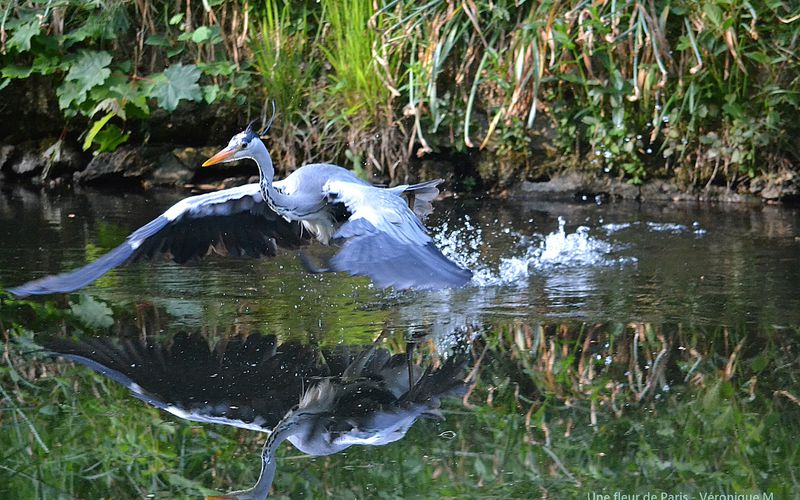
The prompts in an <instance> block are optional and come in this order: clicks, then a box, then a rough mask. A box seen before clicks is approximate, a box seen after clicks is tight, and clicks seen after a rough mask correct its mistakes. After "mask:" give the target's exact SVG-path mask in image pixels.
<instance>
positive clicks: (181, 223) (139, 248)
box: [8, 184, 302, 297]
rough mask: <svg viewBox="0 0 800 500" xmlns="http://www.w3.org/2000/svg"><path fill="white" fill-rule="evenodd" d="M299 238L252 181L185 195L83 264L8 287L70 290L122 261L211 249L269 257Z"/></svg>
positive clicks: (35, 291)
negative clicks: (241, 184)
mask: <svg viewBox="0 0 800 500" xmlns="http://www.w3.org/2000/svg"><path fill="white" fill-rule="evenodd" d="M301 243H302V236H301V233H300V227H299V225H298V224H296V223H290V222H287V221H286V220H284V219H283V218H282V217H280V216H278V215H277V214H276V213H275V212H273V211H272V210H270V209H269V207H268V206H267V204H266V203H264V202H263V199H262V197H261V192H260V190H259V186H258V185H257V184H248V185H246V186H240V187H236V188H232V189H226V190H223V191H217V192H214V193H207V194H202V195H198V196H192V197H189V198H185V199H183V200H181V201H179V202H178V203H176V204H175V205H173V206H172V207H170V208H169V210H167V211H166V212H164V213H163V214H161V215H160V216H158V217H157V218H155V219H154V220H152V221H150V222H149V223H147V224H145V225H144V226H142V227H140V228H139V229H137V230H136V231H134V232H133V233H132V234H131V235H130V236H128V238H127V239H126V240H125V242H123V243H122V244H120V245H119V246H117V247H116V248H114V249H113V250H111V251H109V252H108V253H106V254H105V255H103V256H102V257H100V258H99V259H97V260H95V261H94V262H91V263H89V264H87V265H85V266H83V267H80V268H78V269H74V270H72V271H68V272H65V273H61V274H56V275H52V276H46V277H44V278H40V279H37V280H33V281H30V282H28V283H25V284H23V285H20V286H18V287H15V288H10V289H9V290H8V291H9V292H10V293H12V294H14V295H15V296H17V297H27V296H30V295H43V294H49V293H65V292H72V291H74V290H77V289H79V288H82V287H84V286H86V285H88V284H90V283H92V282H93V281H95V280H96V279H98V278H99V277H101V276H102V275H104V274H105V273H107V272H108V271H110V270H112V269H114V268H115V267H118V266H120V265H122V264H125V263H128V262H134V261H141V260H156V259H165V260H172V261H174V262H178V263H183V262H187V261H190V260H193V259H197V258H200V257H203V256H204V255H207V254H208V253H211V252H213V253H217V254H221V255H233V256H251V257H260V256H271V255H275V252H276V250H277V247H278V246H281V247H289V248H292V247H295V246H297V245H299V244H301Z"/></svg>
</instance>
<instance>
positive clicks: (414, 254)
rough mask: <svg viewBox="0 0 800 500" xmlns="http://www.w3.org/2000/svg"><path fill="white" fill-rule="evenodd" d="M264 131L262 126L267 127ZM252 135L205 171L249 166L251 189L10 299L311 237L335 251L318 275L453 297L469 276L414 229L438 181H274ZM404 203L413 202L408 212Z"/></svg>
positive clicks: (147, 231)
mask: <svg viewBox="0 0 800 500" xmlns="http://www.w3.org/2000/svg"><path fill="white" fill-rule="evenodd" d="M270 124H271V120H270ZM268 129H269V125H267V127H266V129H265V130H264V131H263V132H262V133H261V134H258V133H256V131H255V130H254V129H253V127H252V123H251V124H250V125H248V126H247V128H246V129H245V130H244V131H243V132H240V133H238V134H236V135H234V136H233V137H232V138H231V140H230V141H229V142H228V145H227V146H226V147H225V148H223V149H222V150H221V151H219V152H218V153H217V154H215V155H214V156H212V157H211V158H209V159H208V160H207V161H206V162H205V163H203V165H204V166H208V165H214V164H217V163H225V162H231V161H235V160H240V159H251V160H253V161H254V162H255V163H256V165H257V166H258V172H259V182H258V183H257V184H255V183H253V184H247V185H244V186H240V187H235V188H231V189H225V190H222V191H217V192H212V193H206V194H201V195H197V196H191V197H189V198H185V199H183V200H181V201H179V202H178V203H176V204H174V205H173V206H172V207H170V208H169V209H168V210H167V211H166V212H164V213H163V214H161V215H160V216H159V217H157V218H156V219H154V220H152V221H150V222H149V223H147V224H146V225H144V226H142V227H141V228H139V229H137V230H136V231H134V232H133V233H132V234H131V235H130V236H128V238H127V239H126V241H125V242H123V243H122V244H121V245H119V246H117V247H116V248H114V249H113V250H111V251H109V252H108V253H106V254H105V255H103V256H101V257H100V258H99V259H97V260H96V261H94V262H91V263H89V264H87V265H85V266H83V267H80V268H78V269H75V270H72V271H68V272H65V273H62V274H57V275H52V276H46V277H44V278H40V279H37V280H33V281H30V282H28V283H25V284H23V285H20V286H17V287H14V288H11V289H9V292H11V293H12V294H14V295H16V296H17V297H26V296H30V295H41V294H50V293H64V292H71V291H74V290H77V289H79V288H82V287H84V286H86V285H88V284H90V283H92V282H93V281H95V280H96V279H98V278H99V277H100V276H102V275H103V274H105V273H107V272H108V271H110V270H111V269H114V268H115V267H118V266H120V265H122V264H126V263H129V262H134V261H142V260H151V259H156V258H166V259H169V260H173V261H176V262H179V263H180V262H185V261H188V260H193V259H196V258H199V257H202V256H204V255H206V254H209V253H216V254H221V255H231V254H232V255H246V256H255V257H259V256H274V255H275V254H276V252H277V248H278V247H288V248H296V247H298V246H300V245H302V244H305V243H307V242H308V241H309V240H310V239H311V237H314V238H316V239H317V240H319V241H320V242H321V243H322V244H326V245H327V244H331V243H333V244H336V245H340V246H341V248H340V249H339V251H338V252H337V253H336V254H335V255H334V256H333V257H332V258H331V259H330V260H329V262H328V264H327V266H324V267H316V266H313V265H311V264H310V263H309V262H308V261H307V260H304V264H306V267H308V268H309V270H311V271H312V272H319V271H341V272H346V273H349V274H351V275H362V276H368V277H370V278H371V279H372V281H373V283H375V285H376V286H378V287H380V288H386V287H390V286H391V287H394V288H397V289H406V288H416V289H440V288H453V287H460V286H463V285H464V284H466V283H467V282H468V281H469V280H470V279H471V277H472V272H471V271H469V270H467V269H464V268H462V267H460V266H458V265H457V264H455V263H454V262H453V261H451V260H450V259H448V258H447V257H445V256H444V255H443V254H442V252H441V251H440V250H439V249H438V248H437V247H436V246H435V244H434V242H433V240H432V238H431V237H430V236H429V235H428V233H427V231H426V230H425V227H424V226H423V225H422V223H421V221H420V219H421V218H424V217H425V215H427V214H428V213H430V212H431V210H432V206H431V201H433V199H434V198H435V197H436V196H437V195H438V193H439V190H438V188H437V186H438V184H439V183H440V182H441V180H433V181H428V182H422V183H419V184H413V185H408V184H403V185H400V186H395V187H389V188H381V187H376V186H373V185H371V184H369V183H367V182H366V181H364V180H362V179H360V178H358V177H357V176H356V175H354V174H353V173H352V172H350V171H349V170H346V169H344V168H342V167H339V166H337V165H332V164H327V163H315V164H308V165H304V166H302V167H300V168H298V169H297V170H295V171H294V172H292V173H291V174H290V175H289V176H287V177H286V178H285V179H283V180H281V181H274V180H273V177H274V175H275V168H274V165H273V163H272V158H271V157H270V154H269V151H267V148H266V146H265V145H264V143H263V142H262V140H261V137H260V136H261V135H264V134H265V133H266V132H267V130H268ZM404 196H409V197H410V198H413V201H412V206H411V207H409V203H408V202H407V201H406V199H405V198H404Z"/></svg>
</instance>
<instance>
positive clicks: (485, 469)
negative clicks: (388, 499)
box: [0, 287, 800, 498]
mask: <svg viewBox="0 0 800 500" xmlns="http://www.w3.org/2000/svg"><path fill="white" fill-rule="evenodd" d="M291 288H292V287H289V288H287V289H291ZM298 293H300V292H298ZM336 296H337V298H338V300H340V301H341V302H342V304H344V303H345V302H347V301H348V300H351V297H350V296H349V295H347V294H341V293H339V294H336ZM142 313H143V310H142V309H138V310H137V313H136V315H135V317H130V318H127V319H126V320H124V321H121V322H118V325H119V327H120V329H122V330H125V327H123V324H128V322H129V323H130V325H131V327H132V331H130V332H128V333H129V334H133V335H137V336H138V335H148V336H150V335H160V334H161V333H157V332H160V331H161V328H162V327H163V325H162V324H161V322H160V320H159V319H158V318H160V317H162V315H161V314H156V313H153V314H142ZM227 313H228V314H232V315H234V316H235V315H236V314H242V311H241V310H240V311H238V312H236V311H228V312H227ZM118 316H119V313H118ZM151 316H152V317H151ZM98 318H100V322H101V324H100V325H96V326H92V325H91V324H92V323H94V322H96V321H97V319H98ZM106 318H108V311H107V308H106V307H104V306H103V305H102V304H101V303H97V302H96V301H94V300H92V299H88V298H81V299H80V300H79V301H77V302H74V303H73V304H72V309H68V308H63V309H59V308H56V307H55V306H54V305H52V304H41V303H27V302H20V301H14V300H9V299H8V298H7V297H3V300H2V301H0V329H2V331H3V333H4V335H7V336H11V335H13V336H14V339H15V341H21V342H27V341H28V340H30V338H31V337H32V334H31V333H30V332H28V331H27V329H28V327H30V328H33V329H36V330H37V331H52V330H61V329H63V328H64V327H65V325H66V326H67V327H68V328H69V329H70V330H76V329H77V330H80V331H83V332H84V334H96V333H97V331H98V330H100V331H102V329H104V328H105V326H104V325H103V323H105V322H107V319H106ZM117 319H119V318H117ZM214 319H217V318H216V316H215V318H214ZM294 320H296V318H287V321H289V322H290V323H287V324H292V323H291V321H294ZM23 321H24V322H25V324H26V326H22V324H21V323H22V322H23ZM356 323H357V324H358V325H362V330H361V331H359V332H358V333H357V335H358V338H357V339H354V338H348V339H349V340H350V341H351V342H355V343H369V342H370V340H371V338H370V335H369V334H368V333H367V330H372V335H374V334H375V332H376V330H375V328H378V330H380V326H377V327H376V326H375V325H376V324H377V325H380V324H381V323H380V321H379V322H378V323H370V322H369V321H363V320H362V321H357V322H356ZM363 325H371V326H363ZM243 326H244V325H237V333H240V332H238V328H239V327H243ZM352 326H353V325H351V327H352ZM348 328H349V327H348ZM212 329H213V328H212ZM293 330H294V329H293ZM298 331H303V329H302V328H300V329H298ZM329 331H330V332H332V335H331V337H324V338H314V342H319V343H320V344H323V345H325V344H327V345H331V346H333V345H337V344H339V343H340V342H341V340H342V338H341V336H340V333H339V332H341V331H342V325H338V324H335V323H334V324H331V325H330V329H329ZM347 331H348V332H350V330H349V329H348V330H347ZM284 333H286V334H287V335H289V333H288V332H284ZM796 334H797V331H796V329H795V331H792V330H791V329H789V330H787V329H785V328H784V329H780V330H774V329H773V328H771V327H754V326H753V325H747V326H742V327H738V328H729V327H720V328H702V327H700V328H698V327H692V326H688V325H656V324H651V323H619V324H615V323H612V324H596V323H595V324H592V325H586V324H581V323H569V322H565V323H561V324H549V325H541V324H536V325H529V324H525V323H520V322H517V321H510V322H499V323H496V324H495V326H494V327H493V328H492V329H491V331H487V332H484V334H483V335H482V337H481V338H480V339H479V340H478V341H477V342H476V345H475V346H474V360H475V362H476V363H477V367H476V370H475V375H476V379H477V385H476V386H475V388H474V390H472V391H471V392H470V393H469V394H468V395H467V397H466V398H465V403H466V406H465V405H464V404H462V403H461V402H455V401H448V402H446V404H445V406H444V408H443V413H444V415H445V416H446V417H447V420H446V421H444V422H441V423H434V422H431V421H420V422H418V423H417V424H415V426H414V427H413V428H412V429H411V430H410V431H409V433H408V436H407V437H406V438H404V439H403V440H401V441H398V442H396V443H393V444H390V445H387V446H380V447H367V446H365V447H353V448H351V449H349V450H347V452H346V453H341V454H336V455H332V456H329V457H316V458H313V457H307V456H304V455H301V454H300V453H298V452H297V451H296V450H294V449H292V448H291V447H289V446H286V447H282V448H281V449H280V450H279V452H278V474H277V476H276V479H275V484H274V488H275V492H276V493H278V494H281V493H282V492H287V494H288V492H292V494H293V495H296V494H297V492H303V496H309V497H316V496H323V495H327V496H335V497H354V498H362V497H368V496H375V495H376V494H379V493H381V492H382V490H380V489H379V488H382V486H381V485H391V487H392V488H393V489H392V492H393V493H396V492H398V491H400V492H401V494H402V495H403V496H404V497H410V498H414V497H426V498H427V497H431V496H436V497H442V496H444V497H470V498H472V497H503V498H522V497H525V498H527V497H529V496H530V493H531V491H537V492H540V493H541V494H542V495H547V496H549V497H557V498H561V497H565V496H566V497H576V496H581V495H585V492H586V491H587V490H592V491H606V492H608V491H619V490H627V491H641V490H642V489H643V488H647V489H648V491H650V490H652V489H658V490H659V491H675V492H680V493H686V494H690V495H691V494H692V492H696V491H707V490H708V489H709V488H713V489H715V490H719V491H727V490H730V489H733V488H736V489H737V491H762V492H769V493H772V494H774V495H775V498H783V497H791V493H792V492H793V491H794V485H793V483H792V478H794V477H797V475H798V472H799V467H800V466H798V462H797V460H795V459H794V457H795V455H796V449H797V446H796V439H795V437H794V434H793V433H794V432H795V429H796V428H797V425H798V424H800V421H799V420H798V418H799V417H800V413H798V412H797V411H796V409H797V397H796V395H797V394H798V393H800V387H798V382H797V380H796V377H795V374H796V373H797V371H798V369H799V368H800V364H798V360H797V356H796V355H795V352H796V351H797V339H798V337H797V335H796ZM114 335H119V332H118V331H116V330H115V331H114ZM216 335H218V336H219V338H218V339H215V341H217V340H218V341H223V340H224V339H226V338H228V337H229V336H230V335H231V330H230V324H226V325H224V326H223V325H220V327H219V331H217V332H216ZM362 335H363V337H362ZM405 341H406V339H405V338H404V337H403V335H402V334H401V335H398V336H396V337H390V338H389V339H387V345H391V346H395V348H398V349H402V348H403V347H405ZM5 346H6V347H5V350H4V351H3V356H2V360H3V361H2V363H1V364H0V412H2V413H0V414H2V416H3V419H2V421H0V423H1V424H2V429H3V432H2V433H0V449H2V450H4V455H3V457H4V458H3V467H0V479H2V480H1V481H0V494H3V495H5V496H9V497H21V496H22V497H26V498H27V497H35V496H36V494H37V492H38V493H39V494H40V496H53V495H61V496H68V497H75V498H94V497H99V496H115V497H121V498H128V497H131V496H147V495H151V494H154V495H157V496H159V497H161V496H163V497H177V496H196V495H198V494H213V493H214V492H215V491H216V492H218V491H227V490H229V489H230V488H231V485H239V484H248V483H253V482H254V481H255V479H256V476H257V475H258V471H259V468H260V467H259V461H258V456H259V452H260V450H261V446H262V445H263V440H264V435H263V434H261V433H257V432H252V431H246V430H240V429H233V428H230V427H226V426H219V425H212V424H198V423H192V422H187V421H185V420H181V419H178V418H175V417H172V416H170V415H167V414H166V413H165V412H162V411H159V410H157V409H155V408H152V407H150V406H148V405H146V404H144V403H143V402H141V401H138V400H135V399H133V398H131V397H130V396H129V394H128V392H127V391H126V390H125V389H124V388H122V387H120V386H119V384H117V383H115V382H113V381H111V380H109V379H108V378H107V377H104V376H100V375H96V374H94V373H93V372H91V371H90V370H88V369H86V368H85V367H81V366H74V365H71V364H69V363H63V362H54V361H53V360H49V359H48V360H44V359H41V358H38V357H36V356H32V355H31V354H30V353H28V352H26V353H25V354H20V353H19V351H15V349H14V347H13V344H11V343H9V342H6V344H5ZM23 350H24V349H23ZM433 351H434V348H433V345H432V344H430V343H427V342H422V343H420V344H419V345H418V346H417V348H416V352H417V356H426V355H431V356H432V355H434V353H433ZM98 395H99V396H100V397H98Z"/></svg>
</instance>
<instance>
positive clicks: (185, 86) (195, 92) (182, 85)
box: [151, 63, 203, 111]
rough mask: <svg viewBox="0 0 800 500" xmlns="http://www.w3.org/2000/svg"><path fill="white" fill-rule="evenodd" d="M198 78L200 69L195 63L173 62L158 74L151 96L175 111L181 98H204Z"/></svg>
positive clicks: (165, 107) (167, 108) (164, 106)
mask: <svg viewBox="0 0 800 500" xmlns="http://www.w3.org/2000/svg"><path fill="white" fill-rule="evenodd" d="M198 80H200V70H199V69H198V68H197V66H195V65H194V64H189V65H186V66H184V65H183V64H181V63H178V64H173V65H172V66H170V67H169V68H167V69H166V70H164V72H163V73H162V74H160V75H158V76H157V80H156V84H155V86H154V87H153V89H152V91H151V96H152V97H155V98H156V99H157V100H158V105H159V106H160V107H162V108H164V109H166V110H167V111H175V108H177V107H178V102H180V100H181V99H186V100H189V101H199V100H201V99H202V98H203V92H202V91H201V90H200V85H198V84H197V81H198Z"/></svg>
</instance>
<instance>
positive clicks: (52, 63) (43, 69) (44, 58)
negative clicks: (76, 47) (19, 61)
mask: <svg viewBox="0 0 800 500" xmlns="http://www.w3.org/2000/svg"><path fill="white" fill-rule="evenodd" d="M60 65H61V60H60V59H59V58H58V57H57V56H49V55H47V54H37V55H36V57H35V58H34V59H33V66H32V67H31V69H32V70H33V72H34V73H39V74H41V75H50V74H53V73H55V72H56V71H57V70H58V69H59V66H60Z"/></svg>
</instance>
